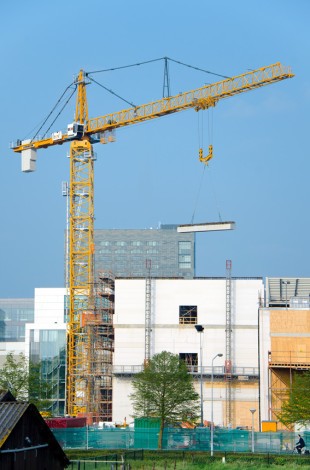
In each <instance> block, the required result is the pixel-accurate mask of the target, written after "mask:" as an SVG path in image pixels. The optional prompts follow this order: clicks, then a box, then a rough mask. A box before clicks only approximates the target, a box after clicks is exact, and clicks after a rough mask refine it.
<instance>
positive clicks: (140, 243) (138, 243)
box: [131, 241, 143, 246]
mask: <svg viewBox="0 0 310 470" xmlns="http://www.w3.org/2000/svg"><path fill="white" fill-rule="evenodd" d="M131 244H132V245H133V246H141V245H142V244H143V243H142V242H139V241H134V242H131Z"/></svg>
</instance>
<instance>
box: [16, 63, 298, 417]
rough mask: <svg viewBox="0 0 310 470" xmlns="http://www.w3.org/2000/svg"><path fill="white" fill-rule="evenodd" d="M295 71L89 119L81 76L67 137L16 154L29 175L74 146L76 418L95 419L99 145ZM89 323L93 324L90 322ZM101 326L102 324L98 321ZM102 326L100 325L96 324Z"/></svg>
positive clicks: (255, 74) (71, 338)
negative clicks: (40, 156)
mask: <svg viewBox="0 0 310 470" xmlns="http://www.w3.org/2000/svg"><path fill="white" fill-rule="evenodd" d="M293 76H294V75H293V74H292V72H291V69H290V67H284V66H283V65H281V64H280V63H276V64H273V65H269V66H266V67H261V68H259V69H257V70H252V71H249V72H246V73H244V74H242V75H238V76H236V77H232V78H229V79H225V80H222V81H220V82H216V83H213V84H211V85H205V86H203V87H201V88H198V89H195V90H191V91H188V92H185V93H179V94H178V95H176V96H171V97H166V98H162V99H160V100H158V101H154V102H151V103H147V104H144V105H140V106H137V107H133V108H129V109H125V110H122V111H119V112H116V113H111V114H106V115H104V116H100V117H97V118H94V119H89V117H88V106H87V96H86V85H87V82H86V77H87V74H85V72H84V71H83V70H80V72H79V74H78V78H77V80H76V83H75V84H76V86H77V101H76V111H75V123H73V124H74V125H69V126H68V130H67V132H65V133H62V132H56V133H54V134H52V136H51V137H47V138H44V139H38V140H27V141H17V142H16V144H14V145H13V146H12V149H13V151H14V152H17V153H21V155H22V168H23V171H34V169H35V162H36V151H37V150H38V149H40V148H46V147H50V146H54V145H59V144H63V143H65V142H70V187H69V208H70V209H69V218H70V223H69V297H70V303H69V305H70V307H69V322H68V327H67V397H66V398H67V406H66V412H67V413H68V414H69V415H71V416H76V415H77V414H79V413H81V412H83V413H84V412H87V413H93V412H94V410H95V409H96V403H94V400H93V394H94V392H95V391H94V390H93V389H92V385H91V384H92V380H91V379H92V375H94V370H93V365H92V362H91V356H90V355H88V353H87V351H88V349H89V348H87V346H86V344H89V338H87V335H89V334H91V328H89V325H91V324H92V321H93V318H94V311H95V299H94V160H95V156H94V152H93V146H92V144H93V143H96V142H100V141H103V140H104V139H103V136H104V134H105V133H106V132H109V131H112V130H113V129H116V128H120V127H124V126H128V125H133V124H138V123H141V122H143V121H148V120H151V119H154V118H158V117H161V116H165V115H168V114H172V113H175V112H179V111H183V110H186V109H190V108H194V109H195V110H196V111H199V110H204V109H208V108H209V107H212V106H215V105H216V104H217V102H218V101H219V100H221V99H224V98H228V97H231V96H234V95H236V94H240V93H243V92H246V91H250V90H254V89H256V88H259V87H262V86H265V85H269V84H272V83H276V82H278V81H281V80H284V79H287V78H292V77H293ZM88 319H92V320H90V321H88ZM97 322H98V320H97ZM95 324H96V322H95Z"/></svg>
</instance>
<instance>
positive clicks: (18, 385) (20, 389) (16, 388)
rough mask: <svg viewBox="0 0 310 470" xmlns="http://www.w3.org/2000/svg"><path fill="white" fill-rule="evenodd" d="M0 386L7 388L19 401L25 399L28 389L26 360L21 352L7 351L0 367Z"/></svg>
mask: <svg viewBox="0 0 310 470" xmlns="http://www.w3.org/2000/svg"><path fill="white" fill-rule="evenodd" d="M0 388H1V389H3V390H9V391H10V392H11V393H12V395H13V396H14V397H15V398H16V399H17V400H20V401H26V400H27V398H28V389H29V369H28V361H27V359H26V357H25V356H24V354H23V353H20V354H18V355H17V357H16V356H14V354H13V353H12V352H10V353H8V354H7V355H6V358H5V362H4V364H3V366H2V368H1V369H0Z"/></svg>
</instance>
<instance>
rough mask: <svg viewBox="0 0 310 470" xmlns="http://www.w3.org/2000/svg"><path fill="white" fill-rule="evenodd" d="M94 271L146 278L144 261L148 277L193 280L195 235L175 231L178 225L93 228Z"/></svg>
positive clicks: (118, 275)
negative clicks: (149, 274)
mask: <svg viewBox="0 0 310 470" xmlns="http://www.w3.org/2000/svg"><path fill="white" fill-rule="evenodd" d="M95 247H96V249H95V272H96V274H97V273H98V272H99V271H111V272H112V273H113V274H114V275H115V276H117V277H145V276H146V275H147V273H148V269H147V266H146V260H150V261H151V277H153V278H154V277H157V278H161V277H163V278H166V277H168V278H169V277H172V278H174V277H176V278H185V279H193V277H194V275H195V235H194V233H178V232H177V225H162V226H161V227H160V228H159V229H142V230H129V229H126V230H122V229H113V230H95Z"/></svg>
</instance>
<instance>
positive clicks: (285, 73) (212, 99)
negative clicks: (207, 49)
mask: <svg viewBox="0 0 310 470" xmlns="http://www.w3.org/2000/svg"><path fill="white" fill-rule="evenodd" d="M293 76H294V74H293V73H292V71H291V68H290V67H286V66H283V65H281V64H280V63H276V64H273V65H269V66H267V67H261V68H259V69H257V70H252V71H249V72H246V73H244V74H241V75H238V76H235V77H232V78H227V79H225V80H221V81H219V82H215V83H213V84H210V85H205V86H203V87H200V88H197V89H195V90H191V91H188V92H184V93H179V94H178V95H175V96H171V97H168V98H162V99H160V100H157V101H153V102H150V103H147V104H142V105H139V106H137V107H132V108H128V109H124V110H122V111H119V112H115V113H110V114H106V115H104V116H99V117H96V118H92V119H89V120H88V121H87V122H86V123H85V126H84V129H83V136H82V138H86V139H87V138H89V139H90V140H91V141H93V142H96V141H98V139H97V140H96V139H92V137H91V136H93V135H94V134H97V133H102V132H105V131H109V130H113V129H117V128H120V127H125V126H128V125H132V124H138V123H140V122H143V121H148V120H151V119H154V118H157V117H161V116H165V115H168V114H172V113H175V112H178V111H182V110H186V109H190V108H195V109H196V110H197V111H199V110H200V109H207V108H209V107H211V106H215V104H216V103H217V102H218V101H219V100H220V99H223V98H229V97H231V96H234V95H236V94H239V93H244V92H245V91H250V90H253V89H255V88H260V87H262V86H265V85H268V84H271V83H274V82H277V81H281V80H285V79H287V78H292V77H293ZM55 134H60V135H58V136H57V138H55V137H48V138H45V139H42V140H40V139H38V140H34V141H31V140H28V141H22V142H21V141H20V142H18V144H16V145H13V147H12V148H13V150H14V152H17V153H20V152H23V151H24V150H27V149H30V148H32V149H34V150H35V149H39V148H46V147H50V146H53V145H61V144H63V143H65V142H68V141H71V140H74V139H76V136H72V135H69V133H64V134H62V133H55Z"/></svg>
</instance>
